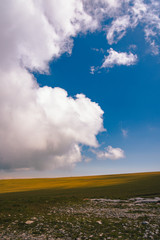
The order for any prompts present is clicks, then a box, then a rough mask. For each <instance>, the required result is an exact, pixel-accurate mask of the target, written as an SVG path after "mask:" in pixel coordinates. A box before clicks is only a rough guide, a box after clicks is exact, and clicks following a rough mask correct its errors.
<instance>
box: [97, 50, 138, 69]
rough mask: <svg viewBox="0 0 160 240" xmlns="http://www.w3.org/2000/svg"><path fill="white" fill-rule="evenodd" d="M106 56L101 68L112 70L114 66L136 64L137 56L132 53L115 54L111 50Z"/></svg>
mask: <svg viewBox="0 0 160 240" xmlns="http://www.w3.org/2000/svg"><path fill="white" fill-rule="evenodd" d="M107 52H108V53H109V55H108V56H106V57H105V60H104V62H103V64H102V66H101V67H102V68H112V67H113V66H114V65H126V66H130V65H134V64H135V63H136V62H137V55H134V54H133V53H126V52H116V51H115V50H113V49H112V48H110V49H109V50H108V51H107Z"/></svg>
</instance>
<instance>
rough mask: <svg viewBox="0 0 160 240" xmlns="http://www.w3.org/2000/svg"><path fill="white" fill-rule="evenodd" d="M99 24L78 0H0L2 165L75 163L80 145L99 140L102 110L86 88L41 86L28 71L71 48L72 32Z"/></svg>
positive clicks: (44, 67)
mask: <svg viewBox="0 0 160 240" xmlns="http://www.w3.org/2000/svg"><path fill="white" fill-rule="evenodd" d="M96 27H97V22H96V20H94V19H92V17H91V16H90V15H88V14H87V13H86V12H85V11H84V9H83V3H82V2H81V1H76V0H68V1H67V4H66V2H65V1H64V0H60V1H58V3H57V1H50V0H45V1H43V0H42V1H33V0H29V1H27V2H26V1H24V0H22V1H19V0H14V1H13V0H6V1H5V2H3V1H1V2H0V28H1V30H0V34H1V41H0V52H1V54H0V76H1V79H0V116H1V118H0V168H1V169H18V168H19V169H22V168H23V169H24V168H25V169H26V168H27V169H44V168H49V169H51V168H55V167H65V166H69V167H70V166H71V167H72V166H74V164H75V163H76V162H78V161H81V147H80V145H84V144H85V145H89V146H94V147H96V146H98V143H97V140H96V135H97V134H98V133H99V132H100V131H102V130H103V119H102V115H103V111H102V110H101V108H100V107H99V106H98V104H96V103H94V102H91V100H90V99H88V98H87V97H85V96H84V95H83V94H77V95H76V96H75V98H71V97H69V96H68V95H67V92H66V91H65V90H64V89H61V88H50V87H42V88H41V87H39V86H38V84H37V83H36V80H35V79H34V77H33V75H32V74H31V73H30V72H29V71H28V69H29V70H30V71H33V70H34V71H39V72H47V71H48V63H49V61H51V60H52V59H53V58H57V57H59V56H60V55H61V54H62V53H63V52H65V51H68V52H71V49H72V45H73V43H72V37H73V36H75V35H76V34H77V33H78V32H79V31H81V32H86V31H87V30H90V31H92V30H94V29H95V28H96Z"/></svg>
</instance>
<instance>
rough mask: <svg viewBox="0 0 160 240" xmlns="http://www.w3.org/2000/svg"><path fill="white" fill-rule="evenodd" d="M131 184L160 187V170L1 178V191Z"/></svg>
mask: <svg viewBox="0 0 160 240" xmlns="http://www.w3.org/2000/svg"><path fill="white" fill-rule="evenodd" d="M157 181H158V182H159V183H158V182H157ZM126 184H127V185H126ZM128 184H129V185H128ZM130 184H134V186H137V187H139V185H142V184H143V185H148V186H145V187H149V188H152V185H153V188H154V187H155V184H156V189H157V184H159V189H160V172H150V173H134V174H114V175H101V176H87V177H65V178H39V179H38V178H37V179H9V180H0V193H9V192H24V191H34V190H44V189H53V190H57V189H58V190H63V189H87V188H98V187H111V186H116V185H119V186H128V187H129V186H130Z"/></svg>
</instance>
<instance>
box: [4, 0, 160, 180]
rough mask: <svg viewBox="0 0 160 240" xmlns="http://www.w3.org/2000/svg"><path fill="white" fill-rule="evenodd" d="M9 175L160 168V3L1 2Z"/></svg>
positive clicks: (103, 0) (153, 0) (114, 0)
mask: <svg viewBox="0 0 160 240" xmlns="http://www.w3.org/2000/svg"><path fill="white" fill-rule="evenodd" d="M0 29H1V31H0V52H1V54H0V84H1V87H0V116H1V117H0V178H2V179H3V178H23V177H27V178H28V177H60V176H82V175H99V174H114V173H130V172H147V171H148V172H149V171H160V148H159V146H160V108H159V103H160V94H159V89H160V68H159V65H160V40H159V37H160V2H159V1H158V0H150V1H148V0H134V1H133V0H132V1H130V0H121V1H120V0H92V1H91V0H78V1H77V0H68V1H67V3H66V1H65V0H59V1H58V2H57V1H56V0H36V1H34V0H28V1H24V0H21V1H20V0H6V1H0Z"/></svg>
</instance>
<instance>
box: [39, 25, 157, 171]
mask: <svg viewBox="0 0 160 240" xmlns="http://www.w3.org/2000/svg"><path fill="white" fill-rule="evenodd" d="M142 31H143V29H140V28H138V27H137V28H136V29H135V30H134V31H132V32H129V33H128V34H126V36H125V37H124V38H123V39H122V40H120V41H119V43H118V44H116V45H115V49H116V50H117V51H120V52H121V51H128V49H129V48H130V46H131V45H132V44H136V50H134V52H136V54H138V56H139V60H138V62H137V63H136V64H135V65H133V66H114V67H113V68H111V69H102V70H100V71H99V72H96V73H95V74H91V73H90V67H91V66H98V65H101V64H102V61H103V55H104V53H106V52H107V49H109V48H110V45H109V44H107V42H106V36H105V34H104V32H102V33H95V34H92V35H89V36H88V35H84V36H78V37H77V38H75V39H74V47H73V49H72V54H71V55H68V54H64V55H62V56H61V58H59V59H57V60H56V61H53V62H51V64H50V74H49V75H48V76H46V75H36V77H37V80H38V83H39V84H40V85H41V86H44V85H47V86H51V87H54V86H57V87H61V88H64V89H66V90H67V92H68V93H69V95H71V96H74V95H76V94H77V93H84V94H85V95H86V96H87V97H89V98H90V99H92V101H94V102H97V103H98V104H99V105H100V106H101V108H102V109H103V111H104V116H103V119H104V128H106V129H107V131H106V132H103V133H100V134H99V135H98V140H99V143H100V148H102V149H103V148H104V146H106V145H107V146H108V145H112V146H113V147H120V148H122V149H123V150H124V151H125V158H123V159H119V160H116V161H113V160H110V159H107V160H97V158H96V157H95V156H94V155H93V154H92V153H90V151H85V154H86V155H87V156H89V157H91V158H92V161H91V162H88V163H85V162H81V163H79V164H78V166H77V167H76V168H75V169H74V171H73V173H72V174H73V175H74V173H76V174H80V175H83V173H84V172H85V174H97V173H98V174H105V173H123V172H139V171H157V170H159V169H160V149H159V146H160V125H159V122H160V108H159V103H160V94H159V89H160V81H159V80H160V68H159V64H160V57H159V55H158V56H155V55H152V54H150V53H148V51H147V47H148V46H147V44H146V43H145V40H144V35H143V34H142V33H143V32H142ZM133 37H134V39H133ZM94 49H97V50H99V51H95V50H94ZM102 49H103V51H102ZM122 129H123V130H125V131H127V136H124V135H123V133H122ZM87 150H88V149H87Z"/></svg>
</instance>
